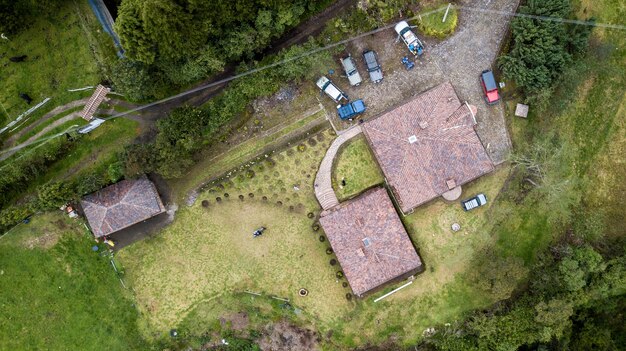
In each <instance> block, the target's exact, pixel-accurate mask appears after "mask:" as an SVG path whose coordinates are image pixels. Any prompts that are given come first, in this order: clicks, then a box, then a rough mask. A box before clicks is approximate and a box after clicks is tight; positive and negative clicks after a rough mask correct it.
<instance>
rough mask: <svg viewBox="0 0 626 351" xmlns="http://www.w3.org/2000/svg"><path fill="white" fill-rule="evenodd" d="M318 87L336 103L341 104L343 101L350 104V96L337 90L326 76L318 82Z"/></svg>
mask: <svg viewBox="0 0 626 351" xmlns="http://www.w3.org/2000/svg"><path fill="white" fill-rule="evenodd" d="M317 87H318V88H320V90H322V91H323V92H324V93H326V95H328V97H330V98H331V99H333V101H335V102H336V103H341V101H342V100H346V102H348V95H346V93H344V92H343V91H341V90H340V89H339V88H337V86H336V85H335V84H334V83H333V82H332V81H331V80H330V79H328V78H326V77H325V76H322V77H321V78H320V79H318V80H317Z"/></svg>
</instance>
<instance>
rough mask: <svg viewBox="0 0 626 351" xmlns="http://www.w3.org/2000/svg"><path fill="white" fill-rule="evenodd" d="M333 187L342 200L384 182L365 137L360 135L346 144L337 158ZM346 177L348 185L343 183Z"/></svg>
mask: <svg viewBox="0 0 626 351" xmlns="http://www.w3.org/2000/svg"><path fill="white" fill-rule="evenodd" d="M335 163H336V164H335V167H334V171H333V188H334V189H335V193H336V194H337V197H338V198H339V199H340V200H345V199H349V198H351V197H353V196H355V195H357V194H359V193H361V192H362V191H363V190H365V189H368V188H371V187H372V186H374V185H377V184H382V182H383V175H382V172H381V170H380V167H378V164H377V163H376V160H374V156H373V155H372V152H371V151H370V148H369V146H368V145H367V141H366V140H365V137H363V136H359V137H356V138H354V139H353V140H351V141H350V142H349V143H348V144H347V145H344V147H343V149H342V150H340V152H339V154H338V155H337V158H336V159H335ZM342 179H344V180H345V182H346V185H345V186H343V185H341V184H342V183H341V180H342Z"/></svg>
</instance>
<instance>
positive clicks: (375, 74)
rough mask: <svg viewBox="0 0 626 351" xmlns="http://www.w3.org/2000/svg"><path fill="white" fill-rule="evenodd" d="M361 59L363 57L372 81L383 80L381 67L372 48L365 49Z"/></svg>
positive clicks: (378, 81)
mask: <svg viewBox="0 0 626 351" xmlns="http://www.w3.org/2000/svg"><path fill="white" fill-rule="evenodd" d="M363 59H365V65H366V66H367V71H368V72H369V74H370V79H371V80H372V82H374V83H380V82H381V81H382V80H383V69H382V68H380V64H379V63H378V55H376V52H374V51H372V50H368V51H365V52H364V53H363Z"/></svg>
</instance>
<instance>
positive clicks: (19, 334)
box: [0, 211, 144, 350]
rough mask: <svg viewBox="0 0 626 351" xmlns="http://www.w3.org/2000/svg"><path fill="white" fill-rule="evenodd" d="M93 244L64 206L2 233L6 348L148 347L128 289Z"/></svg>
mask: <svg viewBox="0 0 626 351" xmlns="http://www.w3.org/2000/svg"><path fill="white" fill-rule="evenodd" d="M92 245H94V242H93V239H91V238H90V234H89V233H88V232H86V231H85V228H84V227H83V225H82V223H81V222H79V221H75V220H70V219H69V218H67V217H66V216H64V215H62V214H61V212H60V211H59V212H55V213H46V214H41V215H36V216H35V217H33V219H32V221H31V223H29V224H21V225H19V226H18V227H16V228H15V229H14V230H12V231H11V232H9V234H7V235H6V236H3V237H2V238H0V291H2V294H0V305H2V318H0V349H3V350H133V349H137V350H140V349H144V348H143V347H142V339H141V338H140V336H139V334H138V332H137V327H136V322H137V315H138V313H137V311H136V309H135V307H133V301H132V299H131V298H130V294H129V291H128V290H124V289H123V288H122V286H121V284H120V281H119V280H118V278H117V276H116V274H115V272H114V271H113V268H112V267H111V263H110V262H109V259H108V258H106V257H101V256H99V255H98V253H94V252H93V251H92V250H91V246H92Z"/></svg>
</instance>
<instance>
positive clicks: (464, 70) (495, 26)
mask: <svg viewBox="0 0 626 351" xmlns="http://www.w3.org/2000/svg"><path fill="white" fill-rule="evenodd" d="M518 3H519V0H478V1H461V3H460V5H462V6H471V7H475V8H481V9H488V10H497V11H507V12H514V11H515V9H516V7H517V5H518ZM459 11H460V13H459V26H458V28H457V30H456V32H455V33H454V34H453V35H452V36H451V37H449V38H447V39H445V40H444V41H437V40H434V39H426V40H424V41H425V46H426V52H425V54H424V55H423V57H422V58H421V59H419V60H417V61H416V67H415V68H414V69H413V70H411V71H407V70H406V69H404V66H402V64H401V63H400V60H401V58H402V57H404V56H405V55H407V54H408V50H407V49H406V48H405V47H404V45H403V44H402V43H399V42H396V41H395V39H396V37H395V32H394V31H393V29H389V30H387V31H383V32H380V33H378V34H375V35H372V36H370V37H367V38H364V39H362V40H359V41H356V42H353V43H351V44H350V45H348V47H347V48H346V52H347V53H348V52H349V53H351V54H352V56H353V57H354V58H355V60H356V62H357V67H358V69H359V71H360V73H361V76H362V77H363V84H362V85H361V86H359V87H350V86H349V85H348V82H347V79H345V78H342V77H339V76H338V75H339V74H340V73H336V74H335V75H334V76H331V77H330V78H331V79H332V80H333V81H334V82H335V83H336V84H337V85H338V86H339V87H340V88H341V89H343V90H344V91H346V92H347V93H348V95H349V96H350V97H351V98H352V99H358V98H361V99H363V100H364V101H365V103H366V104H367V107H368V111H367V113H366V115H365V116H364V119H368V118H372V117H375V116H377V115H379V114H380V113H382V112H384V111H386V110H388V109H390V108H392V107H393V106H396V105H399V104H402V103H403V102H404V101H406V100H407V99H408V98H410V97H411V96H414V95H416V94H419V93H421V92H423V91H425V90H428V89H430V88H432V87H434V86H436V85H439V84H441V83H442V82H445V81H450V82H451V83H452V85H453V86H454V88H455V90H456V92H457V94H458V95H459V98H460V99H461V100H462V101H468V102H469V103H470V104H472V105H475V106H477V107H478V114H477V116H476V118H477V121H478V126H477V128H476V129H477V132H478V135H479V137H480V139H481V140H482V142H483V144H484V146H485V148H486V149H487V151H488V153H489V156H490V157H491V159H492V160H493V162H494V163H495V164H500V163H502V162H504V161H505V160H506V158H507V155H508V153H509V151H510V149H511V141H510V139H509V135H508V132H507V128H506V123H505V119H504V110H503V107H502V104H498V105H496V106H487V105H486V104H485V101H484V99H483V93H482V89H481V87H480V82H479V76H480V73H481V72H482V71H483V70H485V69H488V68H490V67H492V65H493V63H494V60H495V57H496V54H497V53H498V49H499V47H500V44H501V41H502V39H503V37H504V34H505V32H506V30H507V28H508V24H509V22H510V18H509V17H505V16H495V15H487V14H484V13H480V12H476V11H469V10H459ZM442 15H443V14H442V13H438V14H435V16H442ZM418 35H419V33H418ZM366 49H372V50H375V51H376V52H377V53H378V56H379V60H380V62H381V66H382V68H383V73H384V75H385V78H384V80H383V82H381V83H379V84H374V83H372V82H370V81H369V76H368V73H367V70H366V69H365V63H364V62H363V58H362V56H361V54H362V52H363V51H364V50H366ZM322 100H324V101H323V103H324V105H325V106H326V107H327V109H328V111H332V110H334V106H333V104H332V102H331V101H330V100H329V99H326V98H324V99H322ZM333 122H334V124H335V125H336V126H337V127H338V129H344V128H347V127H349V126H350V123H348V122H341V121H339V119H338V118H337V117H333Z"/></svg>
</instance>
